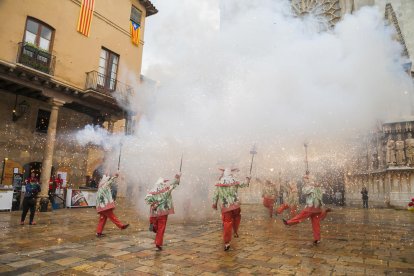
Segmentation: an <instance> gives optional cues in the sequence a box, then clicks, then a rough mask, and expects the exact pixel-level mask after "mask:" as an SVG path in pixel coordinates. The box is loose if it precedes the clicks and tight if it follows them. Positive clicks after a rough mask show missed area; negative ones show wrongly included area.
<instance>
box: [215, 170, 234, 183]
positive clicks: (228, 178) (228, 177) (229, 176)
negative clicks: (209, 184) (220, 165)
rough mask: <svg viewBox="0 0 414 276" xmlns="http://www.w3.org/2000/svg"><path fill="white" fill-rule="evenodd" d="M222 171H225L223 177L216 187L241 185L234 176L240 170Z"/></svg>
mask: <svg viewBox="0 0 414 276" xmlns="http://www.w3.org/2000/svg"><path fill="white" fill-rule="evenodd" d="M220 170H221V171H223V175H222V176H221V177H220V179H219V181H218V183H217V184H216V186H231V185H236V184H239V181H238V180H237V179H236V178H234V176H233V172H234V171H238V170H239V169H231V168H225V169H220Z"/></svg>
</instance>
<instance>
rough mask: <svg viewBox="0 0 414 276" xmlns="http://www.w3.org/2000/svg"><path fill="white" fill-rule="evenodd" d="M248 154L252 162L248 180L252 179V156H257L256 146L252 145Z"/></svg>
mask: <svg viewBox="0 0 414 276" xmlns="http://www.w3.org/2000/svg"><path fill="white" fill-rule="evenodd" d="M250 154H251V155H252V161H251V162H250V178H251V177H252V169H253V160H254V155H255V154H257V151H256V145H253V147H252V149H251V150H250Z"/></svg>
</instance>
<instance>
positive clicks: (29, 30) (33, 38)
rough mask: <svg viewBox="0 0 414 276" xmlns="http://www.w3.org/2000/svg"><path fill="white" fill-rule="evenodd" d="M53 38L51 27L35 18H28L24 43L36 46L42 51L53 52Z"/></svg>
mask: <svg viewBox="0 0 414 276" xmlns="http://www.w3.org/2000/svg"><path fill="white" fill-rule="evenodd" d="M52 37H53V29H52V28H51V27H49V26H47V25H46V24H44V23H42V22H40V21H38V20H36V19H34V18H30V17H29V18H27V21H26V31H25V34H24V42H26V43H31V44H34V45H36V46H37V47H38V48H40V49H42V50H45V51H47V52H51V44H52V43H51V41H52Z"/></svg>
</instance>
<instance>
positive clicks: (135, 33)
mask: <svg viewBox="0 0 414 276" xmlns="http://www.w3.org/2000/svg"><path fill="white" fill-rule="evenodd" d="M129 29H130V31H131V41H132V43H133V44H135V45H139V33H140V26H139V24H138V23H135V22H134V21H132V20H131V21H130V24H129Z"/></svg>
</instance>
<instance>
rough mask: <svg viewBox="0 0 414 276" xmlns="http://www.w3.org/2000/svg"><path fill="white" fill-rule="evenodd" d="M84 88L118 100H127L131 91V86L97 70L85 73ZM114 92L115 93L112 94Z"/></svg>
mask: <svg viewBox="0 0 414 276" xmlns="http://www.w3.org/2000/svg"><path fill="white" fill-rule="evenodd" d="M86 89H92V90H94V91H97V92H100V93H102V94H105V95H108V96H111V97H114V98H116V99H118V100H120V101H127V99H128V98H129V96H131V95H132V91H133V89H132V87H131V86H129V85H127V84H125V83H122V82H120V81H117V80H116V79H113V78H110V77H109V76H106V75H104V74H101V73H99V72H97V71H91V72H87V73H86ZM114 93H115V94H116V95H114Z"/></svg>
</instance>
